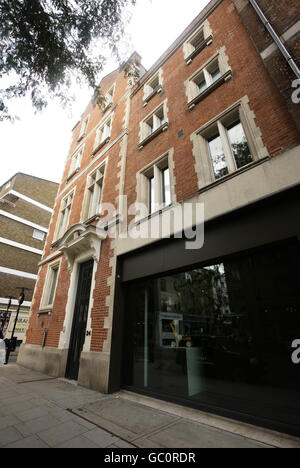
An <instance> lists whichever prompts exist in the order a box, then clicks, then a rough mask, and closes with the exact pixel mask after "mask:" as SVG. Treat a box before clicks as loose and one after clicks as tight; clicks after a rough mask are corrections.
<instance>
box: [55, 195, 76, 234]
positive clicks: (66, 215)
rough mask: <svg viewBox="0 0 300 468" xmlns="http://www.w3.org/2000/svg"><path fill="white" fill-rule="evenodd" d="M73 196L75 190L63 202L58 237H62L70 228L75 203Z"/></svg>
mask: <svg viewBox="0 0 300 468" xmlns="http://www.w3.org/2000/svg"><path fill="white" fill-rule="evenodd" d="M73 198H74V192H71V193H70V194H69V195H68V196H66V197H65V198H64V199H63V200H62V202H61V208H60V213H59V221H58V228H57V238H60V237H62V236H63V235H64V233H65V232H66V230H67V228H68V225H69V220H70V214H71V209H72V204H73Z"/></svg>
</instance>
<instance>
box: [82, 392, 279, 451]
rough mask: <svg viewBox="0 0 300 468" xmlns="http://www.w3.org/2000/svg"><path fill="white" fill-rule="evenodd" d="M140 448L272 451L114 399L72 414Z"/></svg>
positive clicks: (259, 445)
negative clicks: (254, 449) (252, 449)
mask: <svg viewBox="0 0 300 468" xmlns="http://www.w3.org/2000/svg"><path fill="white" fill-rule="evenodd" d="M73 413H74V414H77V415H81V416H82V417H84V418H86V419H87V420H88V421H91V422H92V423H93V424H96V425H97V426H100V427H102V428H103V429H105V430H107V431H109V432H112V433H113V434H115V435H116V436H119V437H121V438H122V439H127V440H128V441H129V442H130V443H133V444H134V445H135V446H136V447H139V448H186V449H187V448H271V447H270V446H268V445H266V444H263V443H260V442H258V441H254V440H250V439H246V438H244V437H241V436H238V435H236V434H231V433H229V432H226V431H221V430H218V429H214V428H211V427H209V426H205V425H203V424H200V423H196V422H193V421H189V420H186V419H183V418H181V417H177V416H175V415H171V414H169V413H167V412H164V411H160V410H157V409H153V408H149V407H147V406H144V405H142V404H139V403H135V402H132V401H128V400H126V399H124V398H122V396H120V395H117V396H113V397H111V398H110V399H109V400H105V401H98V402H94V403H91V404H89V405H86V406H84V407H82V408H80V409H75V410H73Z"/></svg>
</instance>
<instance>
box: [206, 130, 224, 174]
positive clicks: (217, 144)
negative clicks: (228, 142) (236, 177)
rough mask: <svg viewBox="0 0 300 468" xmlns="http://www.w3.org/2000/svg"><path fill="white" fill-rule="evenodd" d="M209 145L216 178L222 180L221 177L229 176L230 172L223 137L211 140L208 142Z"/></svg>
mask: <svg viewBox="0 0 300 468" xmlns="http://www.w3.org/2000/svg"><path fill="white" fill-rule="evenodd" d="M208 145H209V150H210V155H211V160H212V164H213V170H214V174H215V178H216V179H220V177H223V176H225V175H227V174H228V172H229V171H228V167H227V162H226V157H225V154H224V149H223V145H222V140H221V137H220V136H219V135H217V136H215V137H213V138H210V139H209V140H208Z"/></svg>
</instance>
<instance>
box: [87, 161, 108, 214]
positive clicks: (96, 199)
mask: <svg viewBox="0 0 300 468" xmlns="http://www.w3.org/2000/svg"><path fill="white" fill-rule="evenodd" d="M104 171H105V166H104V165H102V166H101V167H99V168H98V169H97V170H96V171H94V172H93V173H92V174H91V175H89V177H88V182H87V194H86V197H87V198H86V209H85V216H84V217H85V219H90V218H91V217H92V216H94V215H96V214H99V212H100V205H101V199H102V191H103V181H104Z"/></svg>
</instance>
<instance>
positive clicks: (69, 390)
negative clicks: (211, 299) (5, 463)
mask: <svg viewBox="0 0 300 468" xmlns="http://www.w3.org/2000/svg"><path fill="white" fill-rule="evenodd" d="M0 402H1V405H0V447H1V448H23V447H25V448H112V449H115V448H132V449H134V448H135V447H141V448H176V449H180V448H221V447H222V448H223V447H226V448H268V447H274V446H276V447H297V448H300V440H299V439H296V438H293V437H290V436H287V435H282V434H278V433H273V432H272V431H267V430H264V429H261V428H255V427H254V426H249V427H246V426H247V425H244V426H243V425H241V424H239V423H237V422H234V421H230V420H222V421H221V423H222V424H221V425H219V427H218V424H219V422H218V420H217V418H216V417H213V416H211V415H206V414H205V413H201V412H198V411H195V410H191V409H189V408H184V407H180V406H178V405H172V404H170V403H166V402H162V401H158V400H153V399H151V398H148V397H141V396H138V395H135V394H130V392H120V393H118V394H115V395H102V394H100V393H98V392H95V391H92V390H89V389H86V388H83V387H79V386H78V385H77V384H76V383H72V382H70V381H67V380H65V379H53V378H49V377H47V376H45V375H43V374H40V373H38V372H34V371H31V370H28V369H25V368H21V367H20V366H18V365H17V364H9V365H8V366H0ZM220 419H221V418H220ZM214 424H215V425H214ZM245 434H249V435H250V436H249V437H248V436H246V435H245Z"/></svg>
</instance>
